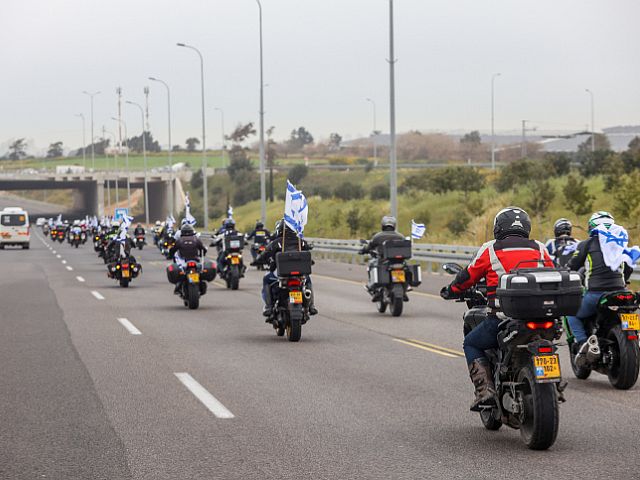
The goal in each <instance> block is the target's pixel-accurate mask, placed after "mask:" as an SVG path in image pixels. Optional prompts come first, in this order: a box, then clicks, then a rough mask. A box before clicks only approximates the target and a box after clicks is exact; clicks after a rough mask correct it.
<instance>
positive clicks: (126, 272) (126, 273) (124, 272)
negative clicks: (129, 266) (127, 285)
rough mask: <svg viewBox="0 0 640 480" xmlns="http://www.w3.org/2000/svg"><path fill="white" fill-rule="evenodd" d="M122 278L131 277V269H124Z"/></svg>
mask: <svg viewBox="0 0 640 480" xmlns="http://www.w3.org/2000/svg"><path fill="white" fill-rule="evenodd" d="M122 278H129V270H122Z"/></svg>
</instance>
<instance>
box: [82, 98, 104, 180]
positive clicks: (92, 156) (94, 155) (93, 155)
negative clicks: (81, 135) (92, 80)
mask: <svg viewBox="0 0 640 480" xmlns="http://www.w3.org/2000/svg"><path fill="white" fill-rule="evenodd" d="M82 93H84V94H85V95H88V96H89V98H90V99H91V138H92V140H91V168H92V169H93V170H95V169H96V152H95V146H94V142H93V97H95V96H96V95H99V94H100V92H93V93H90V92H87V91H86V90H85V91H84V92H82Z"/></svg>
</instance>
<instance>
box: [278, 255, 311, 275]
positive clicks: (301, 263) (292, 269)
mask: <svg viewBox="0 0 640 480" xmlns="http://www.w3.org/2000/svg"><path fill="white" fill-rule="evenodd" d="M276 271H277V274H278V276H279V277H287V276H292V275H295V276H298V275H310V274H311V252H278V253H276Z"/></svg>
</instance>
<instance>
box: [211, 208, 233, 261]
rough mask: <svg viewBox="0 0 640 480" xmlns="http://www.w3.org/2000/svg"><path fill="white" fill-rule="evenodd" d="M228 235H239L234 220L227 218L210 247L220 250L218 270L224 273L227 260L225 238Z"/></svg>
mask: <svg viewBox="0 0 640 480" xmlns="http://www.w3.org/2000/svg"><path fill="white" fill-rule="evenodd" d="M228 235H239V233H238V231H237V230H236V221H235V220H234V219H233V218H226V219H225V220H224V222H223V223H222V227H221V228H220V229H219V230H218V232H217V235H216V236H215V237H214V239H213V240H212V242H211V245H210V246H212V247H213V246H215V247H216V248H217V249H218V270H219V271H222V270H223V269H224V267H225V263H226V258H225V255H224V254H225V251H224V238H225V237H226V236H228Z"/></svg>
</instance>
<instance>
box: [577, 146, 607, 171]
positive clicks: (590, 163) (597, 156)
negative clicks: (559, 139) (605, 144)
mask: <svg viewBox="0 0 640 480" xmlns="http://www.w3.org/2000/svg"><path fill="white" fill-rule="evenodd" d="M614 155H615V153H614V152H612V151H611V150H596V151H595V152H591V151H588V152H582V153H579V154H578V158H579V161H580V173H582V175H584V176H585V177H591V176H593V175H599V174H601V173H605V172H606V171H607V164H608V163H609V162H610V161H611V157H612V156H614Z"/></svg>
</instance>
